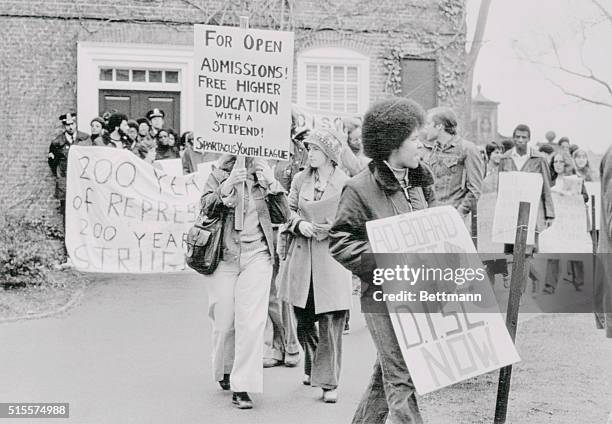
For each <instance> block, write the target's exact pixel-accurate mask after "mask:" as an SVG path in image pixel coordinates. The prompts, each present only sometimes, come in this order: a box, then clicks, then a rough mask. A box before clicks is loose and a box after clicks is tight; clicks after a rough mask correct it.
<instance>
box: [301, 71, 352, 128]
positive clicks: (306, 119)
mask: <svg viewBox="0 0 612 424" xmlns="http://www.w3.org/2000/svg"><path fill="white" fill-rule="evenodd" d="M342 72H343V74H342V77H344V70H343V71H342ZM347 77H348V76H347ZM355 95H357V93H356V92H355ZM356 107H357V106H356V105H355V108H356ZM355 110H356V109H355ZM293 111H294V113H295V115H296V128H295V132H296V133H299V132H301V131H303V130H305V129H309V130H312V129H318V128H325V129H332V130H334V131H336V132H338V133H342V132H344V120H345V119H347V118H350V119H354V120H357V121H359V122H361V121H362V119H361V116H360V115H359V114H357V112H355V113H349V112H337V111H324V110H318V109H313V108H309V107H306V106H301V105H293Z"/></svg>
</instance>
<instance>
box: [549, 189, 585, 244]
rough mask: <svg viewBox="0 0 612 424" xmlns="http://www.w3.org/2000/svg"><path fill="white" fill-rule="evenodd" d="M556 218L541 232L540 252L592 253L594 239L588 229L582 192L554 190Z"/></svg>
mask: <svg viewBox="0 0 612 424" xmlns="http://www.w3.org/2000/svg"><path fill="white" fill-rule="evenodd" d="M552 199H553V204H554V206H555V220H554V221H553V223H552V225H551V226H550V228H547V229H546V230H545V231H543V232H542V233H541V234H540V239H539V251H540V253H590V252H591V251H592V250H593V249H592V246H591V245H592V241H591V237H590V236H589V233H588V231H587V209H586V207H585V204H584V198H583V197H582V195H580V194H574V195H566V194H561V193H557V192H554V191H553V192H552Z"/></svg>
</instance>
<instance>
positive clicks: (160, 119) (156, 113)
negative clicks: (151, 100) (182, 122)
mask: <svg viewBox="0 0 612 424" xmlns="http://www.w3.org/2000/svg"><path fill="white" fill-rule="evenodd" d="M165 117H166V113H165V112H164V111H163V110H161V109H158V108H155V109H153V110H150V111H148V112H147V119H148V120H149V122H150V123H151V130H150V135H151V137H153V138H155V137H157V133H158V132H159V130H161V129H162V128H164V118H165Z"/></svg>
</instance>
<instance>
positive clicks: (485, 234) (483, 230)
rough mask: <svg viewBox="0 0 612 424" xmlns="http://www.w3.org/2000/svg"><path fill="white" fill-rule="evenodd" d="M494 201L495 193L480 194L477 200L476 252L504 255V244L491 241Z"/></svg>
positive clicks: (495, 199)
mask: <svg viewBox="0 0 612 424" xmlns="http://www.w3.org/2000/svg"><path fill="white" fill-rule="evenodd" d="M496 201H497V194H496V193H485V194H481V195H480V198H479V199H478V206H477V208H478V251H479V252H482V253H504V244H503V243H495V242H493V239H492V235H493V215H494V214H495V203H496Z"/></svg>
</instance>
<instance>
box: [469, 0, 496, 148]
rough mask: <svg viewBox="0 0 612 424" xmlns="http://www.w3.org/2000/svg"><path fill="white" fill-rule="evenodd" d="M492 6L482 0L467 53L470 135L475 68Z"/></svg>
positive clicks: (489, 2) (488, 0) (489, 1)
mask: <svg viewBox="0 0 612 424" xmlns="http://www.w3.org/2000/svg"><path fill="white" fill-rule="evenodd" d="M490 7H491V0H481V2H480V8H479V9H478V20H477V21H476V28H475V30H474V38H473V41H472V46H471V47H470V51H469V52H468V54H467V60H466V62H467V63H466V64H467V66H466V69H467V71H466V78H465V90H466V102H465V105H466V110H465V115H464V119H465V121H464V125H463V128H464V133H465V134H466V135H468V136H473V135H474V134H472V133H471V132H472V88H473V87H474V68H475V67H476V60H478V54H479V53H480V48H481V47H482V43H483V39H484V32H485V28H486V26H487V18H488V16H489V9H490Z"/></svg>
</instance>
